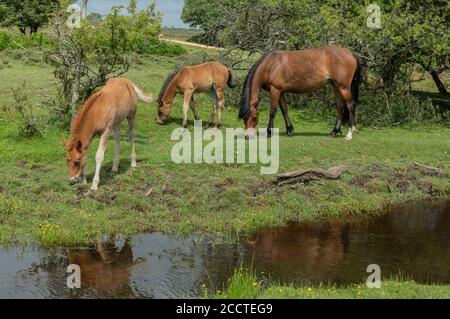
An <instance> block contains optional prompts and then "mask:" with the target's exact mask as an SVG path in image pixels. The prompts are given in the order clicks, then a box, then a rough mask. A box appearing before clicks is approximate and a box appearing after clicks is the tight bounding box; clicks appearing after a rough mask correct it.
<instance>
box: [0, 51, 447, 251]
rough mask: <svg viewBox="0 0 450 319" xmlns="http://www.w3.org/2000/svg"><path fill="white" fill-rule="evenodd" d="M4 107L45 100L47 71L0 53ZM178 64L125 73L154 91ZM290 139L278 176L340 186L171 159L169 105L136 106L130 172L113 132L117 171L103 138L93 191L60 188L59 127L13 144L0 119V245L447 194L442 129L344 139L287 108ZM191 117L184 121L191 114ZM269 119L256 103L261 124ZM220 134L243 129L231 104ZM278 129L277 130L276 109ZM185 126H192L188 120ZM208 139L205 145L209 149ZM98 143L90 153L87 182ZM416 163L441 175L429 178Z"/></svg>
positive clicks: (287, 216)
mask: <svg viewBox="0 0 450 319" xmlns="http://www.w3.org/2000/svg"><path fill="white" fill-rule="evenodd" d="M1 60H2V61H3V64H2V69H1V70H0V72H1V74H2V78H4V79H8V80H7V81H2V82H1V83H0V109H1V106H3V105H7V104H10V103H13V98H12V94H11V90H10V89H11V88H12V87H18V86H20V85H21V84H22V82H23V81H26V82H27V93H28V94H29V96H30V97H31V98H36V97H38V96H42V95H45V94H54V93H55V91H54V87H55V85H54V83H53V81H54V80H53V76H52V74H51V69H50V68H48V67H47V66H45V65H44V64H42V63H34V62H27V63H24V62H23V61H22V60H17V59H13V58H11V57H9V56H1ZM174 63H175V60H173V59H170V58H158V57H148V58H143V59H142V63H141V64H137V65H135V66H133V67H132V68H131V70H130V72H129V73H128V74H127V75H126V77H128V78H129V79H131V80H132V81H134V82H135V83H136V84H137V85H138V86H139V87H141V88H142V89H143V90H145V91H146V92H151V93H153V94H154V95H157V93H158V91H159V89H160V86H161V84H162V83H163V81H164V79H165V76H166V75H167V74H168V72H169V71H170V69H171V68H172V66H173V64H174ZM197 104H198V106H199V109H200V111H201V117H202V119H203V120H206V119H207V118H208V116H209V112H210V102H209V97H207V96H199V97H198V98H197ZM290 112H291V113H290V116H291V119H292V121H293V124H294V127H295V128H296V135H295V136H294V137H291V138H288V137H285V136H284V135H283V136H281V137H280V169H279V171H280V172H285V171H289V170H295V169H299V168H310V167H314V168H328V167H330V166H334V165H343V166H345V167H346V171H345V173H344V174H343V175H342V177H341V179H340V180H338V181H319V182H315V183H311V184H309V185H303V184H297V185H292V186H283V187H277V186H274V185H273V184H272V182H273V180H274V176H263V175H260V173H259V172H260V165H259V164H258V165H253V164H211V165H209V164H201V165H200V164H185V165H177V164H174V163H173V162H172V160H171V155H170V154H171V149H172V146H173V145H174V144H175V143H176V141H171V140H170V135H171V132H172V131H173V130H174V129H175V128H177V127H179V126H180V121H181V117H182V111H181V99H180V98H178V99H177V100H176V103H175V105H174V110H173V112H172V114H171V118H170V120H169V122H168V125H165V126H158V125H157V124H156V122H155V120H154V119H155V116H156V105H155V103H152V104H151V105H145V104H143V103H140V104H139V111H138V115H137V120H138V123H137V133H138V136H137V154H138V169H137V170H135V171H131V170H130V160H129V155H130V144H129V142H128V141H129V139H128V136H127V135H126V126H125V124H124V129H123V130H122V141H123V142H122V158H121V163H120V172H119V174H117V175H111V174H110V173H109V170H110V169H111V166H112V157H113V149H114V147H113V146H114V145H113V143H112V142H110V144H109V146H108V148H107V152H106V158H105V161H104V165H103V169H102V173H101V184H100V189H99V191H97V192H96V193H92V192H90V191H89V186H83V185H76V186H69V185H68V183H67V174H66V163H65V149H64V147H63V146H62V145H61V143H60V141H61V139H62V138H66V139H67V138H68V136H69V135H68V131H61V130H58V129H56V128H54V127H51V126H50V127H49V128H48V129H47V131H46V133H45V134H44V136H43V137H40V138H33V139H20V138H18V137H17V127H16V126H15V125H14V124H13V123H11V122H10V121H9V120H6V119H5V116H4V114H0V118H2V120H1V121H0V162H1V165H2V167H1V169H0V243H1V244H11V243H33V242H40V243H42V244H46V245H61V244H77V243H78V244H81V243H88V242H91V241H92V240H94V239H95V238H96V237H97V236H99V235H101V234H105V233H120V234H123V235H131V234H135V233H137V232H143V231H148V230H162V231H166V232H170V233H192V232H202V233H221V234H245V233H250V232H254V231H256V230H258V229H261V228H263V227H268V226H283V225H285V224H286V223H287V222H290V221H302V220H305V219H310V218H314V217H317V216H341V215H343V214H346V213H355V214H362V213H364V214H365V213H370V212H374V211H376V210H379V209H381V208H383V207H384V206H386V205H388V204H389V203H397V202H404V201H410V200H416V199H427V198H431V197H445V196H448V194H449V193H450V182H449V179H448V177H447V176H448V175H447V176H445V174H450V166H449V163H450V161H449V160H450V139H449V136H450V128H449V127H448V126H443V125H433V126H426V125H415V126H410V125H404V126H400V127H395V128H391V129H387V130H376V129H369V128H360V129H359V131H358V132H357V133H356V134H355V136H354V140H353V141H352V142H351V143H349V142H347V141H345V140H344V138H343V137H341V138H337V139H332V138H329V137H328V136H327V134H328V132H329V131H331V128H332V126H333V124H334V118H333V116H320V115H318V114H315V113H312V112H307V111H300V110H294V109H293V110H291V111H290ZM189 116H190V119H192V114H190V115H189ZM267 122H268V111H267V107H264V108H262V112H261V121H260V123H261V125H262V126H265V125H266V124H267ZM223 123H224V127H242V122H241V121H238V120H237V110H236V108H235V106H232V105H228V106H227V109H226V111H225V115H224V121H223ZM276 126H277V127H280V130H281V132H282V133H284V123H283V119H282V116H281V114H279V116H278V117H277V120H276ZM190 128H191V129H192V122H190ZM206 144H207V142H205V144H204V145H206ZM97 145H98V139H96V140H95V141H94V143H93V145H92V146H91V149H90V152H89V161H88V163H89V165H88V172H89V175H88V181H92V176H93V170H94V165H95V161H94V155H95V150H96V148H97ZM414 162H419V163H421V164H426V165H430V166H433V167H437V168H440V169H441V170H442V171H443V172H444V175H435V174H433V173H430V172H429V171H427V170H426V169H423V168H420V167H417V166H415V165H414Z"/></svg>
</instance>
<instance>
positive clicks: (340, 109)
mask: <svg viewBox="0 0 450 319" xmlns="http://www.w3.org/2000/svg"><path fill="white" fill-rule="evenodd" d="M333 90H334V95H335V97H336V109H337V117H336V124H335V125H334V129H333V131H331V133H330V136H331V137H336V135H338V134H342V131H341V127H342V121H343V117H344V111H345V109H344V108H345V107H346V106H345V102H344V99H343V98H342V96H341V93H340V92H339V89H338V88H337V87H336V86H335V85H333Z"/></svg>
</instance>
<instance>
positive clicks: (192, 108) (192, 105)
mask: <svg viewBox="0 0 450 319" xmlns="http://www.w3.org/2000/svg"><path fill="white" fill-rule="evenodd" d="M189 106H190V107H191V110H192V112H193V113H194V118H195V120H196V121H198V120H200V115H199V114H198V111H197V109H196V108H195V101H194V94H192V98H191V102H190V104H189Z"/></svg>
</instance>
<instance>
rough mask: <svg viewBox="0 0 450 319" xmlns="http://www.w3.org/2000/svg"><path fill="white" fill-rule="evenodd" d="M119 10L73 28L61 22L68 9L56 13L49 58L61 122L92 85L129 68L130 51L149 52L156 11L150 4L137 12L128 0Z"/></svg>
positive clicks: (157, 19) (155, 31) (65, 121)
mask: <svg viewBox="0 0 450 319" xmlns="http://www.w3.org/2000/svg"><path fill="white" fill-rule="evenodd" d="M62 7H66V6H65V5H62ZM122 9H123V7H122V6H119V7H114V8H113V9H112V11H111V13H109V14H108V15H107V16H106V17H105V18H104V19H103V20H102V21H100V22H99V23H97V24H94V25H93V24H90V23H89V22H88V21H82V23H81V27H80V28H73V29H70V28H69V27H68V26H67V25H66V23H65V22H66V20H67V18H68V13H67V12H66V11H65V10H60V11H59V12H58V14H57V16H56V18H55V20H54V28H55V32H54V34H55V48H54V50H53V54H52V55H51V57H52V63H53V64H54V65H55V76H56V78H57V79H58V80H59V82H60V93H59V97H60V98H58V99H57V100H60V99H62V101H63V102H62V106H58V107H57V109H59V110H60V112H59V117H60V118H61V123H62V124H63V125H64V124H68V123H69V122H70V121H68V119H69V118H70V117H72V118H73V117H74V116H75V114H76V111H77V109H78V107H79V105H80V104H81V103H82V102H83V101H84V100H85V99H86V98H88V97H89V96H90V95H91V94H92V93H93V91H94V90H95V89H96V88H97V87H99V86H101V85H104V84H105V83H106V81H107V80H108V79H110V78H113V77H117V76H120V75H122V74H124V73H126V72H127V71H128V68H129V66H130V63H131V61H132V56H133V54H135V53H143V52H146V51H150V49H153V48H154V47H155V44H157V43H159V41H158V38H157V36H158V34H159V33H160V32H161V15H160V14H159V13H158V12H156V11H155V4H154V3H152V4H150V5H149V6H148V7H147V8H146V9H144V10H142V11H139V12H137V11H136V1H135V0H132V1H131V2H130V4H129V6H128V15H123V14H121V11H122ZM167 51H168V50H167Z"/></svg>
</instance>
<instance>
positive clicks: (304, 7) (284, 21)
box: [182, 0, 450, 90]
mask: <svg viewBox="0 0 450 319" xmlns="http://www.w3.org/2000/svg"><path fill="white" fill-rule="evenodd" d="M370 4H371V2H370V1H367V0H365V1H352V0H318V1H317V0H277V1H275V0H186V1H185V5H184V8H183V14H182V19H183V21H184V22H185V23H187V24H189V25H191V26H193V27H200V28H201V29H202V30H203V31H204V36H203V37H204V38H206V39H208V41H209V43H210V44H212V45H218V44H221V45H224V46H228V47H236V48H239V49H243V50H259V51H267V50H270V49H275V48H278V49H302V48H310V47H316V46H320V45H325V44H336V45H340V46H343V47H347V48H350V49H352V50H354V51H356V52H359V53H360V54H362V55H363V57H364V58H365V59H366V60H367V61H368V63H369V64H370V66H371V70H372V71H373V74H374V75H375V78H376V80H378V82H379V83H378V84H379V85H380V86H382V87H383V88H385V89H386V90H395V89H396V88H397V86H398V84H399V83H403V82H404V81H402V80H405V79H406V78H409V76H410V74H411V72H412V66H413V65H414V66H417V65H420V66H421V67H422V68H423V70H424V71H427V72H430V73H432V74H433V72H434V73H435V74H436V75H438V74H439V73H441V72H443V71H444V70H446V69H449V68H450V61H449V57H450V32H449V30H450V28H449V21H450V3H449V2H448V1H442V0H432V1H426V0H413V1H409V0H380V1H377V4H378V5H379V7H380V14H381V16H380V17H381V20H380V22H381V25H380V28H371V27H369V26H368V22H367V21H368V19H370V15H371V14H372V13H373V12H370V11H368V7H369V5H370ZM437 84H438V83H437ZM438 86H439V85H438ZM440 89H442V87H441V88H440ZM444 89H445V88H444Z"/></svg>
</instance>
